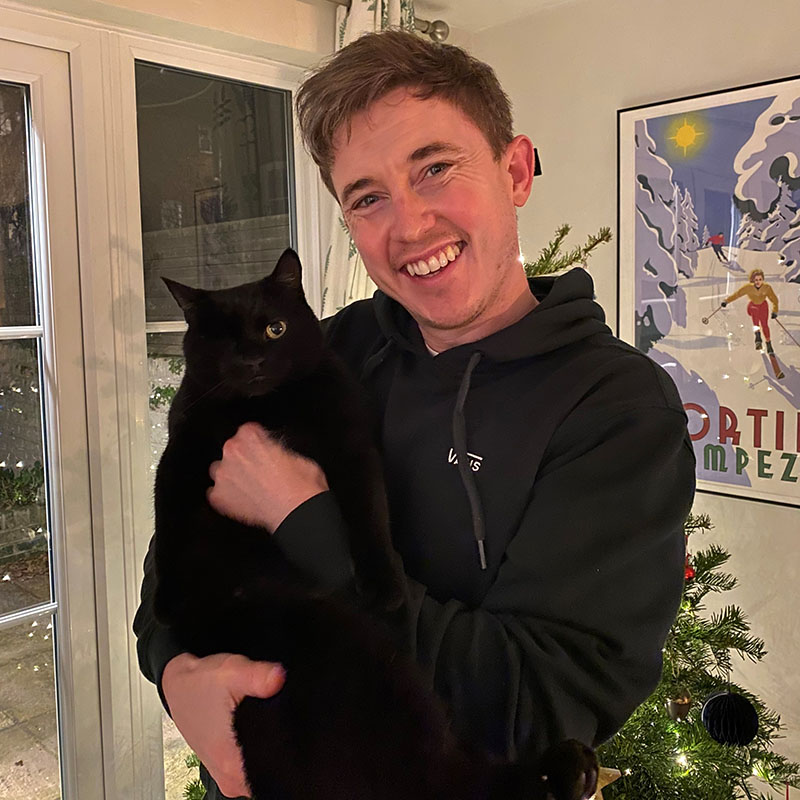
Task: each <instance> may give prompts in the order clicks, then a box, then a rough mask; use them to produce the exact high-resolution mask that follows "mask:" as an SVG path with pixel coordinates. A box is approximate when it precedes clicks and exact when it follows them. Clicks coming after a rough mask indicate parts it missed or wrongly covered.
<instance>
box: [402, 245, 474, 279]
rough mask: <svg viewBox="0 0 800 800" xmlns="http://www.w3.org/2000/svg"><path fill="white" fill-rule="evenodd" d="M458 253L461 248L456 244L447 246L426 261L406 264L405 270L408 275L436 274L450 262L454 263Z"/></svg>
mask: <svg viewBox="0 0 800 800" xmlns="http://www.w3.org/2000/svg"><path fill="white" fill-rule="evenodd" d="M460 253H461V248H460V247H459V246H458V245H457V244H449V245H447V247H445V248H444V250H440V251H439V253H438V254H437V255H435V256H431V257H430V258H429V259H428V260H427V261H424V260H423V261H414V262H412V263H410V264H406V270H407V271H408V274H409V275H430V274H431V273H432V272H438V271H439V270H440V269H441V268H442V267H446V266H447V265H448V264H449V263H450V262H451V261H455V260H456V258H458V256H459V254H460Z"/></svg>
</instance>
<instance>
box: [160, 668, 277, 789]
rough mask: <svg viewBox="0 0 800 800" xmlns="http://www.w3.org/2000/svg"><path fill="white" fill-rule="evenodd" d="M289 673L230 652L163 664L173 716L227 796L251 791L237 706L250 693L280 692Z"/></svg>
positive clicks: (262, 694) (187, 740) (268, 695)
mask: <svg viewBox="0 0 800 800" xmlns="http://www.w3.org/2000/svg"><path fill="white" fill-rule="evenodd" d="M285 677H286V676H285V673H284V671H283V668H282V667H281V666H280V665H279V664H271V663H268V662H265V661H250V659H248V658H245V657H244V656H239V655H231V654H230V653H221V654H218V655H213V656H206V657H205V658H195V656H193V655H190V654H189V653H182V654H181V655H178V656H175V658H173V659H172V660H171V661H170V662H169V663H168V664H167V666H166V668H165V669H164V675H163V676H162V680H161V688H162V690H163V691H164V697H166V699H167V704H168V705H169V710H170V713H171V714H172V719H173V721H174V722H175V725H176V726H177V727H178V730H179V731H180V732H181V734H182V735H183V738H184V739H186V743H187V744H188V745H189V747H191V748H192V750H194V752H195V753H197V757H198V758H199V759H200V760H201V761H202V762H203V764H205V765H206V769H208V771H209V772H210V773H211V777H212V778H214V780H215V781H216V782H217V786H219V788H220V790H221V791H222V793H223V794H224V795H226V796H227V797H240V796H245V797H249V795H250V788H249V787H248V785H247V781H246V780H245V776H244V768H243V765H242V753H241V751H240V750H239V746H238V745H237V743H236V739H235V738H234V734H233V725H232V714H233V711H234V709H235V708H236V706H237V705H238V704H239V703H240V702H241V701H242V699H243V698H245V697H247V696H251V697H264V698H266V697H272V695H274V694H277V693H278V692H279V691H280V689H281V687H282V686H283V683H284V680H285Z"/></svg>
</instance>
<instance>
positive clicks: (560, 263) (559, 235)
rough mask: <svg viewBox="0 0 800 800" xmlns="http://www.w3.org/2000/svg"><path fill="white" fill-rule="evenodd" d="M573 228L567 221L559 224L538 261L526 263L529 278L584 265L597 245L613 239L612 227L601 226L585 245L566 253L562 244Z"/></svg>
mask: <svg viewBox="0 0 800 800" xmlns="http://www.w3.org/2000/svg"><path fill="white" fill-rule="evenodd" d="M570 230H571V228H570V226H569V225H567V224H566V223H565V224H564V225H561V226H559V228H558V229H557V230H556V233H555V236H554V237H553V239H552V240H551V241H550V242H549V243H548V244H547V245H546V246H545V247H544V249H543V250H542V252H541V253H540V254H539V257H538V258H537V259H536V261H533V262H526V263H525V273H526V275H527V276H528V277H529V278H532V277H534V276H536V275H549V274H551V273H553V272H560V271H561V270H564V269H567V267H571V266H573V265H575V264H581V265H583V266H584V267H585V266H586V263H587V261H588V259H589V256H590V255H591V253H592V252H593V251H594V249H595V248H596V247H598V246H599V245H601V244H603V243H604V242H610V241H611V238H612V237H611V228H607V227H604V228H600V230H599V231H598V232H597V233H596V234H595V235H593V236H592V235H590V236H589V237H588V239H587V240H586V244H585V245H583V247H574V248H573V249H571V250H569V251H567V252H566V253H564V254H562V253H561V245H562V244H563V242H564V239H565V238H566V236H567V234H568V233H569V232H570Z"/></svg>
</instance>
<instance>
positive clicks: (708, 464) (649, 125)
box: [632, 81, 800, 504]
mask: <svg viewBox="0 0 800 800" xmlns="http://www.w3.org/2000/svg"><path fill="white" fill-rule="evenodd" d="M778 86H779V87H780V88H779V89H778V90H777V91H776V90H775V88H773V91H772V92H771V93H770V92H768V91H765V92H764V96H761V97H757V98H756V99H749V100H746V101H742V102H738V103H727V104H720V105H713V104H712V103H713V99H712V98H709V104H708V105H707V107H700V106H701V104H700V103H697V102H695V103H692V104H686V105H685V106H684V107H685V108H687V111H686V112H685V113H683V112H682V113H672V114H668V115H664V116H655V115H654V116H652V117H649V118H638V119H636V121H635V122H634V125H633V146H634V150H635V152H634V159H633V161H634V164H633V168H634V171H635V186H633V188H632V192H633V198H632V199H633V205H634V207H635V210H634V214H635V218H634V226H633V234H634V250H633V256H634V260H635V264H634V269H635V310H634V324H635V331H634V337H635V343H636V345H637V347H639V348H640V349H641V350H643V351H645V352H647V353H648V354H649V355H650V356H651V357H652V358H653V359H654V360H655V361H657V362H658V363H660V364H661V365H662V366H663V367H664V368H665V369H666V370H667V371H668V372H669V373H670V374H671V375H672V377H673V379H674V380H675V382H676V384H677V385H678V388H679V391H680V393H681V396H682V399H683V401H684V407H685V408H686V410H687V415H688V417H689V426H690V433H691V434H692V438H693V441H694V446H695V454H696V456H697V459H698V477H699V478H701V479H706V480H709V481H713V482H715V483H718V484H728V485H736V486H739V487H749V489H747V490H745V493H748V492H749V493H750V494H751V495H753V496H757V495H759V494H763V495H764V496H765V497H768V498H770V499H781V498H782V497H786V496H788V497H789V498H790V500H789V501H790V502H793V503H795V502H796V503H797V504H800V457H798V455H797V454H798V451H800V81H791V82H787V83H786V84H785V85H778ZM673 107H674V106H673ZM723 303H724V304H725V305H724V306H723Z"/></svg>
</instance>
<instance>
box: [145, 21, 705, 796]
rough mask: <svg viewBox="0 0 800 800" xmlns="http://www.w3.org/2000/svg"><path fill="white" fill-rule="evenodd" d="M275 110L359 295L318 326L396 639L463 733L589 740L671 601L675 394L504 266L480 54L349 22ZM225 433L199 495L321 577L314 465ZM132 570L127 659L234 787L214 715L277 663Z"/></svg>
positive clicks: (524, 747)
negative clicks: (361, 275)
mask: <svg viewBox="0 0 800 800" xmlns="http://www.w3.org/2000/svg"><path fill="white" fill-rule="evenodd" d="M297 107H298V119H299V123H300V127H301V131H302V133H303V137H304V140H305V142H306V146H307V147H308V149H309V151H310V152H311V154H312V157H313V158H314V160H315V162H316V163H317V165H318V166H319V168H320V174H321V176H322V179H323V181H324V182H325V184H326V185H327V187H328V189H329V190H330V191H331V192H332V194H333V195H334V197H335V198H336V200H337V202H338V203H339V204H340V206H341V208H342V212H343V215H344V219H345V221H346V223H347V226H348V228H349V230H350V233H351V235H352V237H353V241H354V242H355V244H356V246H357V248H358V250H359V252H360V254H361V256H362V258H363V261H364V264H365V266H366V269H367V271H368V273H369V275H370V277H371V278H372V279H373V281H374V282H375V283H376V285H377V286H378V288H379V291H378V292H377V293H376V294H375V296H374V297H373V298H372V299H371V300H365V301H361V302H358V303H354V304H353V305H351V306H349V307H347V308H345V309H343V310H342V311H341V312H339V313H338V314H337V315H336V316H335V317H333V318H332V319H330V320H328V321H327V323H326V327H325V330H326V336H327V338H328V341H329V342H330V343H331V345H332V346H333V347H334V348H335V349H336V350H337V351H338V352H339V353H340V354H341V355H342V357H343V358H344V359H345V360H346V361H347V362H348V363H349V364H350V366H351V367H352V368H353V370H354V371H355V372H356V374H357V375H358V376H359V377H360V379H361V382H362V384H363V386H364V390H365V392H366V393H367V395H368V396H369V398H370V399H371V401H372V405H373V407H374V408H375V410H376V412H377V415H378V421H379V435H380V444H381V448H382V453H383V457H384V467H385V473H386V482H387V493H388V497H389V505H390V511H391V522H392V539H393V542H394V546H395V548H396V550H397V551H398V553H399V554H400V556H401V557H402V560H403V564H404V568H405V574H406V584H407V598H408V602H407V605H406V620H405V622H406V625H405V628H404V630H403V632H402V633H403V635H404V637H405V639H406V642H407V646H408V649H409V651H410V652H411V653H412V655H413V656H414V658H415V659H416V660H417V662H418V663H419V664H420V666H421V667H422V669H423V670H424V671H425V673H426V674H427V676H428V677H429V679H430V682H431V685H432V686H433V687H434V689H435V690H436V691H437V692H438V694H439V695H440V696H441V697H442V698H443V699H444V701H445V702H446V703H447V705H448V707H449V708H450V710H451V713H452V718H453V724H454V726H455V728H456V729H457V730H458V731H459V732H460V733H461V734H462V735H463V736H465V737H466V738H467V739H469V740H470V741H471V742H472V743H473V744H474V745H475V746H477V747H481V748H484V749H485V750H487V751H489V752H491V753H493V754H495V755H497V756H500V757H503V758H516V757H518V756H519V755H520V753H522V752H525V751H532V752H535V753H539V752H541V751H542V750H543V749H544V748H545V747H547V746H548V745H549V744H551V743H553V742H555V741H557V740H560V739H564V738H569V737H573V738H577V739H580V740H582V741H584V742H586V743H588V744H591V745H597V744H599V743H600V742H602V741H604V740H606V739H607V738H609V737H610V736H611V735H613V734H614V733H615V732H616V731H617V730H618V729H619V727H620V726H621V725H622V724H623V722H624V721H625V719H626V718H627V717H628V716H629V715H630V713H631V712H632V711H633V710H634V708H635V707H636V706H637V705H638V704H639V703H640V702H641V701H642V700H643V699H645V698H646V697H647V696H648V694H649V693H650V691H651V690H652V689H653V688H654V687H655V685H656V684H657V682H658V680H659V676H660V670H661V648H662V646H663V642H664V639H665V637H666V635H667V632H668V630H669V628H670V625H671V623H672V621H673V618H674V614H675V611H676V609H677V605H678V602H679V599H680V594H681V587H682V581H683V564H684V538H683V527H682V523H683V520H684V518H685V516H686V514H687V512H688V511H689V508H690V505H691V501H692V496H693V490H694V457H693V454H692V448H691V444H690V442H689V438H688V434H687V430H686V418H685V415H684V413H683V409H682V406H681V403H680V399H679V397H678V394H677V391H676V390H675V387H674V385H673V384H672V383H671V381H670V379H669V377H668V376H667V375H666V374H665V373H664V372H663V371H662V370H661V369H660V368H659V367H658V366H657V365H655V364H654V363H653V362H652V361H651V360H650V359H648V358H647V357H645V356H644V355H643V354H642V353H640V352H638V351H637V350H635V349H633V348H631V347H629V346H627V345H625V344H623V343H622V342H620V341H619V340H617V339H616V338H615V337H614V336H612V334H611V332H610V331H609V329H608V328H607V326H606V325H605V324H604V315H603V312H602V310H601V309H600V307H599V306H597V304H596V303H595V302H594V301H593V287H592V282H591V279H590V278H589V276H588V274H587V273H586V272H585V271H584V270H582V269H576V270H573V271H571V272H569V273H567V274H566V275H563V276H561V277H559V278H557V279H555V280H554V279H551V278H545V279H538V280H531V281H529V280H528V279H527V278H526V277H525V274H524V271H523V269H522V266H521V264H520V257H519V248H518V234H517V219H516V209H517V208H518V207H520V206H522V205H523V204H524V203H525V202H526V200H527V199H528V196H529V194H530V191H531V184H532V179H533V175H534V167H535V154H534V150H533V146H532V144H531V142H530V140H529V139H528V138H527V137H525V136H514V135H513V132H512V122H511V110H510V106H509V103H508V99H507V97H506V96H505V94H504V93H503V91H502V89H501V87H500V85H499V84H498V82H497V79H496V77H495V75H494V73H493V72H492V70H491V69H490V68H489V67H488V66H487V65H486V64H483V63H481V62H479V61H477V60H475V59H473V58H471V57H470V56H469V55H468V54H467V53H465V52H464V51H463V50H461V49H459V48H456V47H452V46H448V45H441V44H434V43H431V42H427V41H424V40H422V39H420V38H419V37H416V36H414V35H413V34H408V33H403V32H399V31H389V32H384V33H380V34H369V35H366V36H364V37H362V38H360V39H358V40H357V41H356V42H354V43H353V44H351V45H349V46H348V47H346V48H344V49H343V50H342V51H340V52H339V53H338V54H336V55H335V56H334V57H333V58H332V59H331V60H330V61H329V62H328V63H327V64H326V65H324V66H323V67H322V68H321V69H319V70H318V71H317V72H315V73H314V74H313V75H312V76H311V77H309V78H308V80H307V81H306V82H305V83H304V85H303V86H302V87H301V89H300V91H299V93H298V98H297ZM228 445H230V446H228ZM228 445H226V451H225V455H224V457H223V459H222V461H221V462H218V463H217V464H215V465H214V467H213V479H214V482H215V485H214V487H213V489H212V490H211V492H210V495H209V497H210V501H211V503H212V504H213V505H214V506H215V508H217V510H218V511H220V512H222V513H225V514H228V515H230V516H234V517H237V518H241V519H244V520H247V521H250V522H257V523H259V524H261V525H262V526H263V527H264V528H265V529H266V531H268V532H269V533H266V532H265V535H270V534H271V535H273V537H274V539H275V541H276V542H277V543H278V545H279V546H280V547H281V548H282V549H283V551H284V553H285V554H286V556H287V558H289V559H290V560H292V561H294V562H295V563H296V564H298V565H302V566H303V567H304V568H308V569H310V570H312V571H314V572H315V574H316V573H320V574H323V573H324V574H326V575H327V576H328V577H327V580H328V582H329V585H330V589H331V590H332V591H333V590H335V589H337V588H339V587H341V586H342V585H344V584H346V582H347V581H348V579H349V575H348V571H347V570H343V572H342V574H341V575H338V576H336V575H331V571H330V569H327V570H326V569H322V568H320V569H315V567H317V566H319V567H324V566H325V565H326V564H330V563H346V561H347V555H348V554H346V553H345V554H342V553H337V554H336V558H333V559H332V558H331V553H330V552H321V551H317V552H310V548H309V547H308V545H307V540H306V539H305V537H304V531H307V530H309V529H313V530H315V531H316V533H317V535H316V536H315V539H316V541H320V540H321V537H320V532H323V536H324V535H325V532H329V537H328V541H330V542H331V543H336V542H341V541H342V537H341V535H340V532H341V526H342V524H343V523H342V520H341V516H340V514H339V510H338V508H337V505H336V501H335V500H334V499H333V498H332V497H331V495H330V492H328V491H327V483H326V481H325V476H324V474H323V473H322V472H321V470H320V469H319V467H318V466H317V465H316V464H314V463H312V462H309V461H307V460H305V459H302V458H300V457H299V456H297V455H295V454H293V453H291V452H288V451H286V450H285V449H284V448H283V447H282V446H281V445H280V443H278V442H276V441H273V440H272V439H270V438H269V437H268V436H267V435H266V434H265V433H264V432H263V431H261V430H259V429H254V428H253V426H244V427H243V428H242V429H240V431H239V432H238V433H237V434H236V436H235V437H234V438H233V439H232V440H230V441H229V443H228ZM331 546H332V547H341V545H336V544H332V545H331ZM342 555H344V556H345V558H342V557H341V556H342ZM320 562H325V563H324V564H321V563H320ZM154 582H155V578H154V575H153V567H152V560H151V559H148V561H147V562H146V564H145V580H144V584H143V589H142V605H141V607H140V609H139V612H138V614H137V619H136V621H135V624H134V628H135V631H136V633H137V636H138V637H139V642H138V647H139V657H140V663H141V666H142V669H143V671H144V673H145V674H146V675H147V676H148V677H150V678H151V679H152V680H154V681H155V682H156V683H158V685H159V687H160V688H161V690H162V694H163V697H164V699H165V700H166V702H167V703H168V706H169V708H170V711H171V713H172V715H173V718H174V719H175V722H176V724H177V725H178V727H179V728H180V730H181V731H182V732H183V734H184V736H185V738H186V740H187V741H188V742H189V744H190V745H192V747H194V748H195V750H196V751H197V752H198V754H199V755H200V757H201V759H202V760H203V761H204V763H205V765H206V766H207V767H208V770H209V771H210V772H211V774H212V775H213V776H214V777H215V778H216V780H217V782H218V784H219V788H220V789H221V790H222V792H224V793H225V794H227V795H229V796H235V795H238V794H246V792H247V786H246V784H245V782H244V778H243V776H242V772H241V759H240V756H239V753H238V750H237V748H236V744H235V741H234V739H233V736H232V733H231V725H230V715H231V710H232V708H233V707H234V705H235V704H236V702H238V700H239V699H241V697H242V696H243V695H246V694H255V695H258V696H262V697H263V696H269V695H270V694H274V693H275V692H277V691H280V685H281V682H282V679H283V676H282V673H281V671H280V669H279V668H278V667H275V666H274V665H268V664H255V663H252V662H248V661H247V660H246V659H243V658H241V657H232V656H228V655H225V654H221V655H219V656H212V657H210V658H207V659H197V658H194V657H193V656H191V655H189V654H186V653H180V652H179V649H178V648H177V647H176V646H175V645H174V642H173V641H172V639H171V636H170V632H169V630H168V629H166V628H164V627H162V626H160V625H158V623H157V622H156V621H155V620H154V618H153V614H152V594H153V588H154ZM201 701H202V702H201ZM208 782H209V785H211V783H210V780H208ZM218 791H219V790H218V789H217V788H216V787H213V786H212V788H211V790H210V795H209V797H210V798H215V797H219V796H220V795H219V794H217V792H218Z"/></svg>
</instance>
